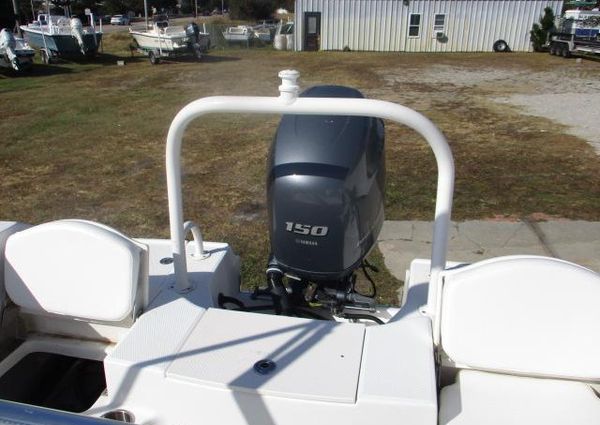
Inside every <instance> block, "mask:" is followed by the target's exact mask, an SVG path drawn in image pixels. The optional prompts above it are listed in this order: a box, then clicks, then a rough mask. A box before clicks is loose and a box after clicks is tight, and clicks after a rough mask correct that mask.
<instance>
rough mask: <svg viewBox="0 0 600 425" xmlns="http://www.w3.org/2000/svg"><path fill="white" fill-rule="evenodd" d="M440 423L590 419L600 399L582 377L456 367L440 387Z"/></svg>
mask: <svg viewBox="0 0 600 425" xmlns="http://www.w3.org/2000/svg"><path fill="white" fill-rule="evenodd" d="M439 424H440V425H446V424H447V425H482V424H485V425H513V424H514V425H517V424H518V425H523V424H527V425H565V424H577V425H588V424H589V425H595V424H600V399H599V398H598V396H597V394H596V393H595V392H594V391H593V389H592V388H591V387H590V386H589V385H587V384H584V383H581V382H573V381H564V380H555V379H541V378H526V377H517V376H512V375H500V374H495V373H488V372H480V371H474V370H461V371H460V372H459V373H458V378H457V381H456V383H454V384H452V385H449V386H447V387H444V388H442V391H441V393H440V412H439Z"/></svg>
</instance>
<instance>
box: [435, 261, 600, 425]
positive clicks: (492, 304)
mask: <svg viewBox="0 0 600 425" xmlns="http://www.w3.org/2000/svg"><path fill="white" fill-rule="evenodd" d="M442 279H443V282H442V284H443V286H442V296H441V303H442V304H441V309H440V311H441V314H440V316H439V321H438V323H437V325H438V326H439V329H440V347H441V350H442V352H443V353H444V354H445V356H447V357H448V359H449V361H450V363H451V364H454V365H456V367H457V368H459V369H460V370H459V372H458V375H457V380H456V382H455V383H454V384H452V385H449V386H447V387H445V388H443V389H442V391H441V395H440V413H439V423H440V424H453V425H457V424H473V425H475V424H503V425H507V424H517V423H518V424H530V425H535V424H540V425H542V424H544V425H547V424H566V423H569V424H571V423H572V424H581V425H585V424H598V423H600V399H599V398H598V397H597V395H596V393H595V392H594V390H593V389H592V387H591V386H590V383H598V382H600V361H598V359H600V338H599V337H598V336H599V335H600V275H598V274H597V273H594V272H593V271H591V270H588V269H586V268H584V267H581V266H578V265H575V264H572V263H569V262H566V261H562V260H558V259H554V258H547V257H537V256H510V257H500V258H494V259H491V260H486V261H482V262H479V263H475V264H472V265H469V266H466V267H462V268H458V269H454V270H449V271H446V272H444V273H443V275H442ZM491 372H492V373H491Z"/></svg>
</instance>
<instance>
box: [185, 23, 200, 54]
mask: <svg viewBox="0 0 600 425" xmlns="http://www.w3.org/2000/svg"><path fill="white" fill-rule="evenodd" d="M185 33H186V35H187V36H188V37H189V39H190V41H189V42H188V43H189V46H190V49H192V51H193V52H194V54H195V55H196V56H197V57H198V58H200V57H202V47H201V46H200V28H199V27H198V24H197V23H195V22H190V23H189V24H187V25H186V26H185Z"/></svg>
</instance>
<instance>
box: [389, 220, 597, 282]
mask: <svg viewBox="0 0 600 425" xmlns="http://www.w3.org/2000/svg"><path fill="white" fill-rule="evenodd" d="M432 231H433V222H429V221H386V222H385V223H384V224H383V228H382V230H381V233H380V235H379V249H380V250H381V252H382V254H383V256H384V259H385V264H386V266H387V267H388V269H389V270H390V271H391V272H392V274H394V276H396V277H397V278H398V279H400V280H404V272H405V270H406V269H408V266H409V264H410V262H411V261H412V260H413V259H415V258H430V256H431V235H432ZM516 254H533V255H546V256H551V257H557V258H561V259H563V260H567V261H572V262H574V263H577V264H580V265H582V266H585V267H588V268H590V269H592V270H594V271H596V272H600V222H595V221H594V222H589V221H579V220H553V221H545V222H529V221H514V222H513V221H484V220H473V221H464V222H452V229H451V232H450V240H449V243H448V260H451V261H465V262H475V261H479V260H483V259H486V258H491V257H498V256H502V255H516Z"/></svg>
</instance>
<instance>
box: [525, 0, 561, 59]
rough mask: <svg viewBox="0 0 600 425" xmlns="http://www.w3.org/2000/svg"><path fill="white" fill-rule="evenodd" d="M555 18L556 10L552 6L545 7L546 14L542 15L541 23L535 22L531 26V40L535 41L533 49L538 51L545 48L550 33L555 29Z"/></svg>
mask: <svg viewBox="0 0 600 425" xmlns="http://www.w3.org/2000/svg"><path fill="white" fill-rule="evenodd" d="M554 18H555V16H554V11H553V10H552V8H551V7H547V8H545V9H544V16H542V17H540V23H539V24H533V26H532V27H531V31H529V34H530V36H531V37H530V40H531V42H532V43H533V50H535V51H536V52H539V51H541V50H543V48H544V45H545V44H546V41H547V40H548V33H549V32H550V31H551V30H552V29H554Z"/></svg>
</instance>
